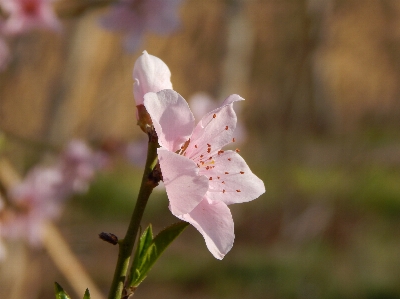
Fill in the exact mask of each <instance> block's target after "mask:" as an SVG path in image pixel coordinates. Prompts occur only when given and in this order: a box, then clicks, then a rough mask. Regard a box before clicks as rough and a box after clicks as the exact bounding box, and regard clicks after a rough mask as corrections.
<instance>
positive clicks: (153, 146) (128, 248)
mask: <svg viewBox="0 0 400 299" xmlns="http://www.w3.org/2000/svg"><path fill="white" fill-rule="evenodd" d="M157 147H158V141H157V140H154V139H153V140H151V138H150V141H149V145H148V149H147V160H146V166H145V168H144V173H143V178H142V183H141V186H140V190H139V194H138V198H137V201H136V205H135V209H134V210H133V214H132V217H131V221H130V223H129V227H128V230H127V232H126V235H125V238H124V239H123V240H121V241H120V242H119V254H118V261H117V265H116V267H115V272H114V278H113V282H112V284H111V288H110V292H109V295H108V299H120V298H121V295H122V291H123V289H124V282H125V278H126V273H127V271H128V266H129V259H130V257H131V255H132V250H133V246H134V244H135V240H136V236H137V233H138V230H139V227H140V221H141V219H142V216H143V213H144V210H145V208H146V204H147V201H148V199H149V197H150V194H151V192H152V191H153V189H154V187H155V186H156V184H155V183H154V182H153V181H152V180H150V179H149V175H150V173H151V172H152V170H153V168H154V166H155V165H156V163H157Z"/></svg>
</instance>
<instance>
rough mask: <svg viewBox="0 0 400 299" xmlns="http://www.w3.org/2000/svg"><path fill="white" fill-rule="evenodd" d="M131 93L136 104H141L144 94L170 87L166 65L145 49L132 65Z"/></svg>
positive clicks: (169, 73) (169, 76)
mask: <svg viewBox="0 0 400 299" xmlns="http://www.w3.org/2000/svg"><path fill="white" fill-rule="evenodd" d="M133 80H135V82H134V83H133V95H134V97H135V101H136V106H139V105H143V101H144V98H143V97H144V95H145V94H146V93H148V92H158V91H160V90H163V89H172V83H171V72H170V70H169V68H168V66H167V65H166V64H165V63H164V62H163V61H162V60H161V59H160V58H158V57H155V56H153V55H149V54H148V53H147V51H143V54H142V55H141V56H140V57H139V58H138V59H137V60H136V62H135V66H134V67H133Z"/></svg>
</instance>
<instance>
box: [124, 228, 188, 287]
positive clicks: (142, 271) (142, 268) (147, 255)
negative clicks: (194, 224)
mask: <svg viewBox="0 0 400 299" xmlns="http://www.w3.org/2000/svg"><path fill="white" fill-rule="evenodd" d="M187 226H188V223H187V222H183V221H181V222H178V223H175V224H173V225H171V226H169V227H167V228H165V229H164V230H162V231H161V232H160V233H159V234H158V235H157V236H156V237H155V238H154V239H153V240H152V242H151V244H150V245H149V246H147V248H146V249H145V250H142V252H141V254H140V259H139V262H138V263H137V265H136V267H135V268H133V267H132V271H134V273H135V274H136V275H135V277H134V279H132V280H131V283H130V286H131V287H137V286H138V285H139V284H140V283H141V282H142V281H143V280H144V279H145V278H146V276H147V273H148V272H149V271H150V269H151V267H152V266H153V265H154V263H155V262H156V261H157V259H158V258H159V257H160V256H161V254H162V253H163V252H164V250H165V249H166V248H167V247H168V246H169V245H170V244H171V243H172V241H173V240H175V239H176V237H178V236H179V235H180V234H181V233H182V232H183V230H184V229H185V228H186V227H187Z"/></svg>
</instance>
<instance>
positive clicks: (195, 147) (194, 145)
mask: <svg viewBox="0 0 400 299" xmlns="http://www.w3.org/2000/svg"><path fill="white" fill-rule="evenodd" d="M234 139H235V138H234ZM194 147H195V148H197V144H195V145H194Z"/></svg>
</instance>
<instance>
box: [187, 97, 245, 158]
mask: <svg viewBox="0 0 400 299" xmlns="http://www.w3.org/2000/svg"><path fill="white" fill-rule="evenodd" d="M242 100H244V99H243V98H241V97H240V96H238V95H231V96H229V97H228V98H227V99H226V100H225V101H224V103H223V105H222V106H221V107H219V108H217V109H215V110H213V111H211V112H209V113H208V114H206V115H205V116H204V117H203V118H202V119H201V121H200V122H199V123H198V124H197V126H196V127H195V129H194V131H193V134H192V137H191V141H190V144H189V146H188V148H187V156H188V157H189V158H192V159H194V160H196V157H197V156H199V155H200V154H204V153H205V152H206V151H207V153H208V154H210V155H213V154H215V153H217V152H218V151H219V150H220V149H221V148H222V147H223V146H224V145H227V144H229V143H231V142H232V135H233V131H234V130H235V128H236V122H237V117H236V113H235V111H234V110H233V103H234V102H236V101H242ZM208 148H210V150H208Z"/></svg>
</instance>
